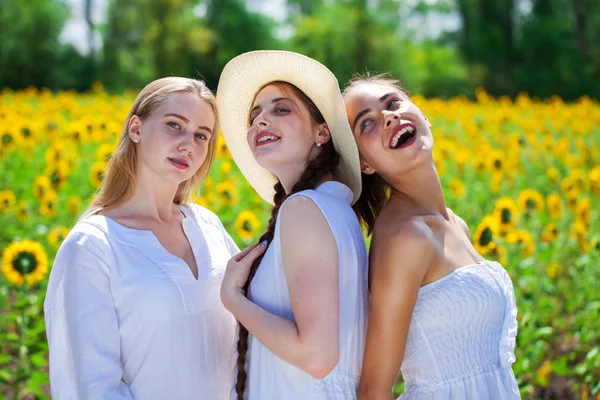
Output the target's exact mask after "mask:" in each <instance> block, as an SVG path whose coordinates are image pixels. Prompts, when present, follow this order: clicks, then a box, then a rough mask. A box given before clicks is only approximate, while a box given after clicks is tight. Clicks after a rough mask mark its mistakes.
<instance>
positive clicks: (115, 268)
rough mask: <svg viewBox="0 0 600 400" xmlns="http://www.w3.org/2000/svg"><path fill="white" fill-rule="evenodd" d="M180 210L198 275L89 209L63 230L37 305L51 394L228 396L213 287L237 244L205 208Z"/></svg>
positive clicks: (229, 323)
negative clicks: (41, 316)
mask: <svg viewBox="0 0 600 400" xmlns="http://www.w3.org/2000/svg"><path fill="white" fill-rule="evenodd" d="M180 208H181V210H182V212H183V213H184V214H185V215H186V218H184V219H183V220H182V226H183V230H184V232H185V235H186V236H187V237H188V239H189V241H190V244H191V247H192V250H193V253H194V257H195V258H196V263H197V265H198V280H196V279H195V278H194V276H193V274H192V272H191V270H190V268H189V267H188V265H187V264H186V263H185V262H184V261H183V260H182V259H180V258H178V257H175V256H174V255H172V254H170V253H169V252H168V251H167V250H166V249H165V248H164V247H162V245H161V244H160V242H159V241H158V239H157V238H156V236H155V235H154V234H153V233H152V232H151V231H146V230H136V229H131V228H127V227H125V226H123V225H120V224H118V223H117V222H115V221H113V220H111V219H110V218H107V217H104V216H99V215H96V216H92V217H89V218H87V219H85V220H83V221H80V222H78V223H77V224H76V225H75V227H74V228H73V229H72V231H71V232H70V233H69V235H68V236H67V238H66V240H65V241H64V243H63V244H62V246H61V248H60V249H59V251H58V254H57V255H56V259H55V261H54V266H53V268H52V271H51V273H50V280H49V284H48V291H47V294H46V300H45V303H44V312H45V319H46V329H47V336H48V343H49V347H50V383H51V390H52V398H53V399H55V400H70V399H74V400H83V399H85V400H95V399H111V400H112V399H115V400H116V399H136V400H146V399H157V400H158V399H161V400H163V399H181V400H185V399H211V400H212V399H217V400H218V399H225V398H228V396H229V390H230V387H231V377H232V371H233V362H234V360H233V354H232V353H233V343H234V334H235V319H234V318H233V316H232V315H231V314H230V313H229V312H228V311H227V310H226V309H225V308H224V307H223V305H222V303H221V300H220V294H219V292H220V286H221V281H222V278H223V273H224V271H225V267H226V264H227V261H228V260H229V259H230V257H231V256H233V255H235V254H237V253H238V252H239V249H238V248H237V246H236V245H235V243H234V242H233V240H232V239H231V237H230V236H229V235H228V234H227V232H226V231H225V229H224V228H223V225H222V224H221V222H220V221H219V219H218V217H217V216H216V215H215V214H213V213H212V212H210V211H208V210H206V209H205V208H203V207H200V206H198V205H195V204H189V205H186V206H181V207H180Z"/></svg>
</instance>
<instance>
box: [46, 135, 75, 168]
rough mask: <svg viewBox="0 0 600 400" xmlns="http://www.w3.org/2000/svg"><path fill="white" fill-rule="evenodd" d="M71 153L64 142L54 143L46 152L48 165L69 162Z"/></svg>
mask: <svg viewBox="0 0 600 400" xmlns="http://www.w3.org/2000/svg"><path fill="white" fill-rule="evenodd" d="M68 156H69V153H68V152H67V147H66V146H65V144H64V143H63V142H58V141H56V142H54V143H52V146H50V147H49V148H48V150H46V162H47V163H48V165H54V164H56V163H58V162H60V161H67V159H68Z"/></svg>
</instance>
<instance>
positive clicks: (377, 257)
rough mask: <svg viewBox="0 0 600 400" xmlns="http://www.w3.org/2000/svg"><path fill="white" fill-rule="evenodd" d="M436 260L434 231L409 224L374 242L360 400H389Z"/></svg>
mask: <svg viewBox="0 0 600 400" xmlns="http://www.w3.org/2000/svg"><path fill="white" fill-rule="evenodd" d="M433 255H434V244H433V238H432V235H431V231H430V230H429V228H427V227H426V225H425V224H422V223H421V224H419V223H413V222H410V223H408V224H406V225H405V226H402V227H400V228H397V229H396V230H395V231H393V232H386V233H383V232H382V235H379V236H378V237H374V238H373V244H372V245H371V264H370V268H371V270H372V275H371V305H370V310H369V312H370V314H369V325H368V330H367V343H366V347H365V356H364V360H363V368H362V375H361V378H360V384H359V392H358V398H359V399H360V400H367V399H368V400H383V399H385V400H390V399H393V397H392V388H393V386H394V383H395V381H396V377H397V375H398V371H399V370H400V365H401V364H402V360H403V358H404V350H405V348H406V339H407V337H408V330H409V325H410V320H411V318H412V313H413V309H414V307H415V303H416V300H417V295H418V292H419V288H420V286H421V283H422V282H423V278H424V276H425V273H426V272H427V269H428V268H429V266H430V264H431V262H432V259H433Z"/></svg>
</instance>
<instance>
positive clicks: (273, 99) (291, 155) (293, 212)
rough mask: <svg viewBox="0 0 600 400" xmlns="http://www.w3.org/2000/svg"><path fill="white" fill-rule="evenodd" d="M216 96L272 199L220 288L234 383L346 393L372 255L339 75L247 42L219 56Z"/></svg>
mask: <svg viewBox="0 0 600 400" xmlns="http://www.w3.org/2000/svg"><path fill="white" fill-rule="evenodd" d="M217 102H218V104H219V109H220V112H221V116H222V120H223V135H224V137H225V140H226V142H227V145H228V147H229V150H230V152H231V154H232V156H233V158H234V160H235V161H236V163H237V164H238V166H239V167H240V169H241V171H242V173H243V174H244V175H245V177H246V178H247V179H248V182H249V183H250V184H251V185H252V186H253V187H254V189H255V190H256V191H257V192H258V194H259V195H260V196H261V197H262V198H263V199H265V200H266V201H268V202H269V203H272V204H273V210H272V213H271V219H270V220H269V226H268V228H267V232H266V233H265V234H264V235H263V236H262V237H261V239H260V243H261V244H260V245H258V246H256V245H255V246H253V247H250V248H248V249H247V250H246V251H244V252H243V253H242V254H240V255H239V256H238V257H235V258H234V259H232V260H231V261H230V263H229V264H228V266H227V271H226V273H225V278H224V280H223V285H222V288H221V298H222V299H223V303H224V304H225V307H227V308H228V309H229V310H230V311H231V312H232V313H233V315H234V316H235V317H236V318H237V320H238V321H239V322H240V326H239V337H238V343H237V351H238V361H237V376H236V383H235V393H232V394H233V396H234V397H236V398H237V399H243V398H248V399H250V400H252V399H261V400H263V399H265V400H266V399H286V400H294V399H298V400H300V399H301V400H308V399H353V398H355V397H356V386H357V384H358V377H359V374H360V366H361V362H362V353H363V345H364V339H365V326H366V321H367V319H366V310H367V306H366V304H367V256H366V248H365V243H364V239H363V236H362V234H361V230H360V225H359V223H358V219H357V217H356V215H355V214H354V212H353V211H352V208H351V205H352V204H353V203H354V202H355V201H356V199H357V198H358V196H359V194H360V170H359V163H358V161H359V160H358V151H357V148H356V144H355V143H354V139H353V138H352V133H351V131H350V127H349V126H348V121H347V119H346V113H345V111H344V105H343V102H342V98H341V94H340V90H339V87H338V83H337V80H336V79H335V76H334V75H333V74H332V73H331V72H330V71H329V70H328V69H327V68H326V67H325V66H323V65H322V64H320V63H318V62H316V61H315V60H312V59H310V58H308V57H305V56H303V55H300V54H296V53H291V52H284V51H256V52H250V53H246V54H242V55H241V56H238V57H236V58H234V59H233V60H231V61H230V62H229V63H228V64H227V65H226V66H225V69H224V70H223V72H222V74H221V79H220V82H219V87H218V91H217ZM265 250H266V252H265ZM246 296H248V297H246ZM248 331H249V332H250V333H251V335H249V334H248ZM249 336H250V337H249Z"/></svg>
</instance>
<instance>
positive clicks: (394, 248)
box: [371, 218, 436, 276]
mask: <svg viewBox="0 0 600 400" xmlns="http://www.w3.org/2000/svg"><path fill="white" fill-rule="evenodd" d="M435 251H436V241H435V237H434V234H433V232H432V230H431V228H430V227H429V226H428V225H427V224H426V223H425V222H423V221H422V220H419V219H407V220H399V219H394V218H389V219H386V220H384V221H381V222H380V223H379V224H376V225H375V229H374V232H373V239H372V241H371V267H372V269H373V272H375V271H376V270H377V269H390V270H395V271H397V272H395V274H396V273H399V274H402V275H404V274H405V273H411V274H412V273H416V274H417V275H419V276H421V275H422V276H424V275H425V272H427V270H428V269H429V267H430V266H431V261H432V260H433V256H434V254H435Z"/></svg>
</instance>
